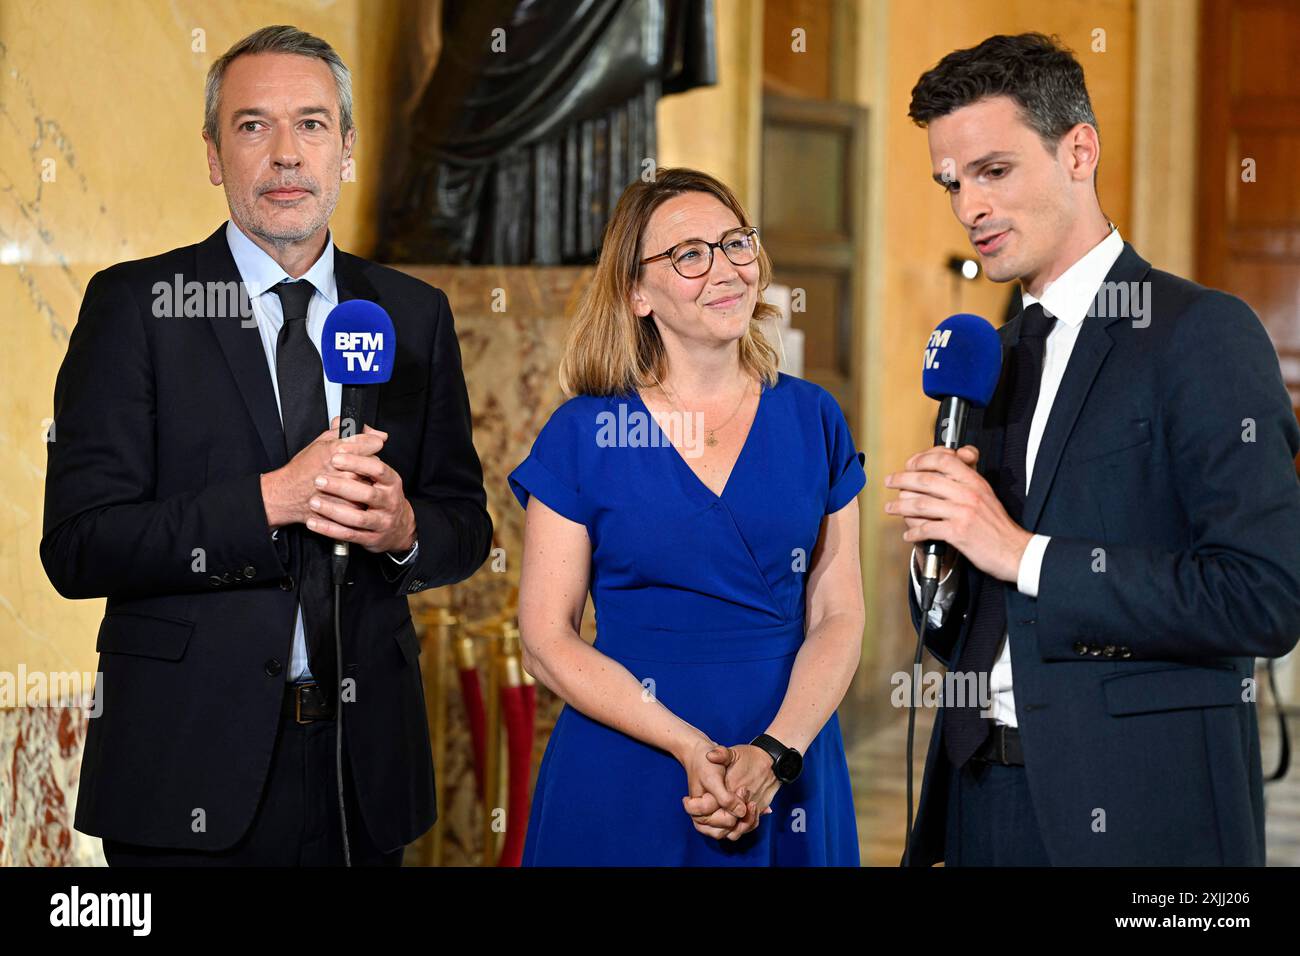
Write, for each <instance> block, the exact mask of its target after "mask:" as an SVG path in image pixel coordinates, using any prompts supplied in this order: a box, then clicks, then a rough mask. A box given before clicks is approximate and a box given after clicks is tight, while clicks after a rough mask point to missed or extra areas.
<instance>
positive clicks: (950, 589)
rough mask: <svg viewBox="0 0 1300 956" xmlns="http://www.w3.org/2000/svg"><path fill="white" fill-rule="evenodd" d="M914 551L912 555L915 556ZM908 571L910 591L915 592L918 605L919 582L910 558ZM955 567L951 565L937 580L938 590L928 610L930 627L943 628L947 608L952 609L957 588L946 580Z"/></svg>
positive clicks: (953, 564)
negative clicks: (910, 582)
mask: <svg viewBox="0 0 1300 956" xmlns="http://www.w3.org/2000/svg"><path fill="white" fill-rule="evenodd" d="M915 554H916V551H915V549H914V550H913V551H912V555H915ZM907 567H908V570H909V571H910V572H911V573H912V589H913V590H914V591H915V592H916V600H917V603H918V604H919V603H920V601H921V582H920V580H919V579H918V577H917V574H916V561H915V560H913V557H912V556H909V557H908V559H907ZM956 567H957V562H956V561H954V562H953V563H952V567H951V568H949V569H948V573H947V574H945V575H944V576H943V577H941V578H940V579H939V590H938V591H936V592H935V594H934V604H933V606H931V608H930V625H931V626H932V627H943V619H944V617H945V616H947V614H948V610H949V608H951V607H952V602H953V599H954V598H956V597H957V587H956V585H955V584H951V583H949V581H948V579H949V578H951V577H952V572H953V569H954V568H956Z"/></svg>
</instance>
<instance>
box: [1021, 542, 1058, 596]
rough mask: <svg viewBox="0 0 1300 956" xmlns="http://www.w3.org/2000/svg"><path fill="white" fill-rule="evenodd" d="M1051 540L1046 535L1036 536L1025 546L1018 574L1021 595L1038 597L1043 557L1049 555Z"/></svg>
mask: <svg viewBox="0 0 1300 956" xmlns="http://www.w3.org/2000/svg"><path fill="white" fill-rule="evenodd" d="M1051 540H1052V539H1051V538H1050V537H1048V536H1047V535H1045V534H1036V535H1034V536H1033V537H1032V538H1030V539H1029V544H1027V545H1025V553H1024V554H1022V555H1021V556H1020V568H1019V570H1018V571H1017V572H1016V590H1017V591H1019V592H1020V593H1021V594H1025V595H1028V596H1029V597H1031V598H1036V597H1038V576H1039V575H1040V574H1041V573H1042V571H1043V555H1044V554H1046V553H1047V544H1048V542H1049V541H1051Z"/></svg>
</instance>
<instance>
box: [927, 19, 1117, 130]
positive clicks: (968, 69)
mask: <svg viewBox="0 0 1300 956" xmlns="http://www.w3.org/2000/svg"><path fill="white" fill-rule="evenodd" d="M987 96H1009V97H1011V98H1012V99H1013V100H1015V101H1016V103H1017V104H1019V106H1020V112H1021V115H1022V116H1023V118H1024V121H1025V124H1026V125H1027V126H1029V128H1030V129H1032V130H1033V131H1034V132H1036V133H1037V134H1038V137H1039V139H1041V140H1042V141H1043V146H1044V147H1046V149H1047V151H1048V152H1055V150H1056V145H1057V143H1059V142H1060V141H1061V137H1062V136H1064V135H1065V134H1066V133H1068V132H1069V131H1070V130H1071V129H1073V128H1074V127H1075V126H1076V125H1078V124H1079V123H1089V124H1091V125H1092V127H1093V128H1094V129H1095V128H1096V126H1097V117H1096V116H1094V115H1093V112H1092V102H1091V101H1090V100H1089V99H1088V88H1087V87H1086V86H1085V85H1084V82H1083V67H1081V66H1080V65H1079V61H1078V60H1076V59H1075V58H1074V54H1073V53H1071V52H1070V51H1069V50H1068V49H1067V48H1066V47H1065V46H1063V45H1062V44H1061V42H1060V40H1059V38H1057V37H1055V36H1052V37H1047V36H1044V35H1043V34H1041V33H1021V34H1019V35H1018V36H1003V35H999V36H992V37H989V38H988V39H987V40H985V41H984V42H983V43H981V44H980V45H979V46H973V47H970V48H969V49H966V50H955V51H953V52H952V53H949V54H948V55H947V56H945V57H944V58H943V59H942V60H940V61H939V62H938V64H936V65H935V66H934V67H933V68H932V69H930V70H927V71H926V72H925V73H923V74H921V78H920V79H919V80H917V82H916V86H914V87H912V105H911V107H910V108H909V109H908V111H907V115H908V116H910V117H911V118H912V121H913V122H914V123H916V125H917V126H925V125H927V124H928V123H929V122H930V121H931V120H933V119H936V118H937V117H940V116H946V115H948V114H949V113H951V112H953V111H954V110H958V109H961V108H962V107H963V106H969V105H970V104H971V103H974V102H976V101H977V100H982V99H984V98H985V97H987ZM1097 138H1098V140H1099V141H1100V139H1101V136H1100V134H1098V137H1097Z"/></svg>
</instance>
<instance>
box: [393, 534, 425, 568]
mask: <svg viewBox="0 0 1300 956" xmlns="http://www.w3.org/2000/svg"><path fill="white" fill-rule="evenodd" d="M419 552H420V542H419V540H418V539H417V540H416V542H415V544H413V545H412V546H411V550H410V551H408V552H406V554H405V556H403V557H398V555H399V554H401V552H400V551H385V552H384V553H385V554H387V555H388V556H389V557H390V558H392V559H393V560H394V561H395V562H397V563H398V564H408V563H410V562H411V561H413V560H414V559H415V556H416V555H417V554H419Z"/></svg>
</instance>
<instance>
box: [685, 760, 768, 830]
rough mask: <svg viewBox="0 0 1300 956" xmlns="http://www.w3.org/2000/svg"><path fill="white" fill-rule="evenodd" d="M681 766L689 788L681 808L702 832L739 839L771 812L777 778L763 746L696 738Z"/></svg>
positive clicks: (756, 826)
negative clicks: (730, 743) (723, 742)
mask: <svg viewBox="0 0 1300 956" xmlns="http://www.w3.org/2000/svg"><path fill="white" fill-rule="evenodd" d="M682 766H683V767H684V768H685V770H686V783H687V788H688V790H689V793H688V794H687V795H686V796H684V797H682V808H683V809H684V810H685V811H686V813H687V814H689V815H690V817H691V822H692V824H693V825H694V826H695V829H696V830H697V831H699V832H700V833H703V834H704V835H705V836H710V837H713V838H714V839H715V840H722V839H726V840H733V841H734V840H739V839H740V838H741V837H742V836H744V835H745V834H746V833H748V832H750V831H751V830H756V829H758V824H759V819H760V818H761V817H763V816H765V815H766V814H769V813H771V812H772V808H771V806H770V804H771V803H772V799H773V797H775V796H776V791H777V790H778V789H779V788H780V786H781V782H780V781H779V780H777V779H776V774H775V773H774V772H773V768H772V757H771V755H769V754H768V753H767V752H766V751H764V750H762V749H761V748H759V747H756V746H754V745H753V744H737V745H735V746H733V747H724V746H721V745H719V744H716V743H713V742H712V741H700V742H698V743H696V744H695V745H694V746H693V747H692V748H691V751H690V753H689V754H688V755H687V757H686V759H685V760H683V761H682Z"/></svg>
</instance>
